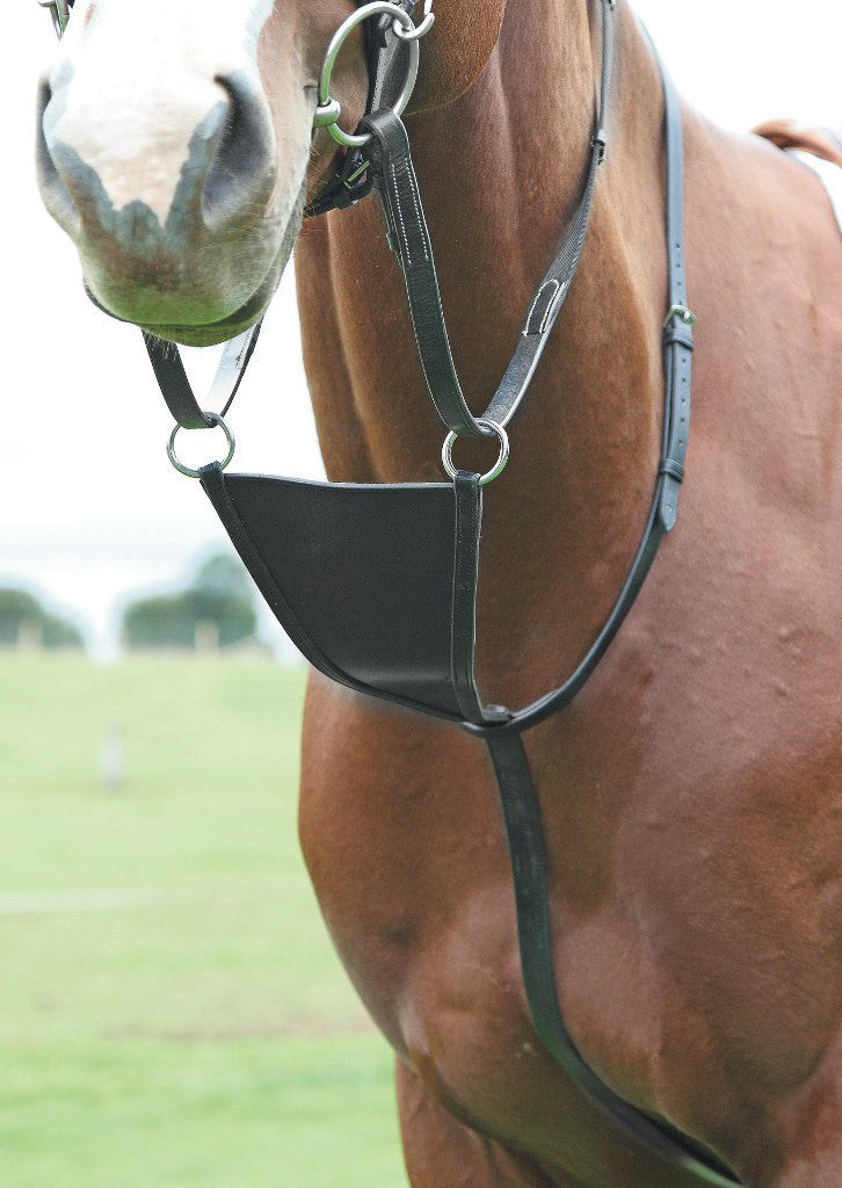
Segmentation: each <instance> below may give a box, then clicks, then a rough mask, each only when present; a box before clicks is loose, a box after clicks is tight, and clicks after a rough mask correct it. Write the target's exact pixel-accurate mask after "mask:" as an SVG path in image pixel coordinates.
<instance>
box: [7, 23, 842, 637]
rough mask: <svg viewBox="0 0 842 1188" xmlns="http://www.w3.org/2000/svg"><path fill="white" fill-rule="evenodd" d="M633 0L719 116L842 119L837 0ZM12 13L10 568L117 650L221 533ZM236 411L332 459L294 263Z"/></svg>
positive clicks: (243, 457)
mask: <svg viewBox="0 0 842 1188" xmlns="http://www.w3.org/2000/svg"><path fill="white" fill-rule="evenodd" d="M115 2H116V0H115ZM124 2H126V3H133V2H134V3H138V4H142V3H143V0H124ZM177 2H178V0H173V3H177ZM280 2H282V3H283V2H291V0H280ZM446 2H447V0H440V3H443V4H444V3H446ZM511 2H512V3H520V4H528V3H529V0H511ZM632 2H633V7H634V8H635V9H636V10H637V12H638V13H639V14H640V15H641V16H642V17H643V19H644V20H645V21H646V23H647V25H648V26H649V29H650V32H651V33H652V34H653V36H654V38H655V40H656V42H657V43H658V45H659V47H660V49H661V52H662V54H663V56H664V58H665V60H666V62H667V65H668V67H669V69H670V72H671V73H672V75H673V77H674V79H675V81H676V83H677V84H678V87H679V89H680V90H681V91H682V92H683V94H684V95H685V96H686V97H687V98H688V99H690V100H691V102H693V103H694V104H695V105H696V106H697V107H699V108H701V109H702V110H703V111H705V112H706V113H707V114H708V115H710V116H711V117H712V118H713V119H715V120H716V121H717V122H719V123H721V124H724V125H726V126H729V127H732V128H735V129H745V128H748V127H750V126H751V125H752V124H754V123H758V122H759V121H761V120H763V119H766V118H768V117H772V116H777V115H787V116H793V117H796V118H799V119H802V120H804V121H809V122H814V123H826V124H835V125H837V126H842V73H840V55H842V3H840V0H800V2H799V3H793V2H789V3H782V2H777V0H632ZM3 15H4V22H3V33H2V38H3V40H2V43H0V55H2V70H0V101H1V102H2V111H3V113H4V116H3V135H4V145H3V157H2V160H3V175H4V176H3V182H2V190H0V203H2V213H3V218H2V257H1V258H2V285H0V293H2V297H0V301H2V307H1V308H2V327H3V345H2V352H3V358H4V376H3V381H2V384H1V385H0V415H1V416H2V420H0V424H2V430H1V431H0V441H2V447H0V584H6V583H11V582H14V583H15V584H18V583H21V584H27V585H28V586H30V587H31V588H34V589H35V590H36V592H38V593H40V594H42V595H43V596H45V597H46V598H47V599H48V600H49V602H50V603H51V604H52V605H57V606H59V607H64V608H66V609H67V610H69V611H71V612H73V613H74V614H75V615H77V616H78V617H79V618H81V619H82V620H83V621H84V623H85V624H86V626H87V628H88V630H89V634H90V636H91V638H92V639H93V641H94V643H95V645H96V647H97V648H98V650H99V651H100V652H101V653H102V652H106V651H107V650H108V640H109V638H111V634H112V631H113V623H114V607H115V603H116V602H117V601H119V599H120V598H124V597H125V596H126V595H127V594H134V593H135V592H136V591H137V589H138V587H145V588H148V587H150V586H156V585H159V584H161V583H164V584H169V583H173V582H177V581H179V580H180V579H182V578H183V577H184V576H185V575H186V574H187V573H188V571H189V569H190V566H191V564H192V563H194V562H195V559H196V558H197V557H198V556H200V555H201V554H202V553H203V551H205V550H207V548H208V547H209V546H210V545H211V544H212V543H213V542H214V541H217V542H218V541H221V540H222V535H221V530H220V529H219V527H218V525H217V523H216V521H215V518H214V516H213V513H212V511H211V509H210V507H209V505H207V502H206V500H205V498H204V496H203V495H202V492H201V491H200V490H199V489H198V487H197V486H196V485H195V484H192V483H191V482H190V481H189V480H187V479H185V478H182V477H181V476H179V475H177V474H176V473H175V472H174V471H173V470H172V469H171V468H170V466H169V463H168V462H167V460H166V457H165V453H164V445H165V442H166V439H167V436H168V434H169V430H170V427H171V422H170V420H169V417H168V414H167V412H166V409H165V407H164V404H163V401H162V400H161V398H160V396H159V395H158V393H157V389H156V386H155V382H154V379H153V377H152V373H151V370H150V368H149V366H148V363H147V362H146V357H145V354H144V352H143V349H142V345H141V342H140V336H139V333H138V332H137V331H135V330H133V329H131V328H128V327H123V326H120V325H117V324H116V323H113V322H111V321H109V320H108V319H106V318H105V317H103V316H102V315H101V314H99V313H97V311H96V310H95V309H94V308H93V307H92V306H91V305H90V304H89V302H88V301H87V299H86V298H85V296H84V294H83V292H82V288H81V281H80V274H79V268H78V264H77V261H76V256H75V251H74V249H73V247H72V245H71V244H70V242H69V240H66V239H65V237H64V236H63V234H62V233H61V232H60V231H59V230H58V229H57V228H56V227H54V225H53V224H52V223H51V221H50V220H49V218H48V217H47V215H46V214H45V213H43V211H42V210H41V207H40V202H39V199H38V195H37V192H36V189H35V185H34V180H33V164H32V144H33V125H34V117H33V110H34V97H35V88H36V82H37V78H38V75H39V72H40V71H41V70H42V69H43V68H44V67H45V65H46V64H47V63H48V61H49V59H50V55H51V53H52V52H53V48H54V35H53V31H52V25H51V22H50V19H49V17H48V15H47V14H46V12H44V11H43V10H41V9H40V8H39V7H38V6H37V5H36V4H35V2H34V0H4V14H3ZM103 102H104V103H106V102H107V96H104V97H103ZM232 425H233V427H234V429H235V431H236V433H237V438H238V453H237V462H236V465H237V468H238V469H244V470H260V471H265V472H274V473H281V474H293V475H311V476H314V475H318V474H319V472H320V463H319V459H318V452H317V448H316V445H315V436H314V433H313V428H312V420H311V417H310V412H309V405H308V402H307V395H306V387H305V383H304V377H303V371H302V367H301V361H300V351H299V347H298V330H297V324H296V317H295V298H294V291H293V286H292V284H291V275H289V276H288V277H287V278H286V279H285V281H284V284H283V286H282V290H281V293H280V294H279V296H278V297H277V298H276V300H275V303H274V305H273V308H272V310H271V312H270V315H269V317H268V318H267V321H266V325H265V328H264V332H263V335H262V338H261V342H260V344H259V347H258V350H257V352H256V355H255V358H254V360H253V362H252V365H251V367H250V369H249V374H248V377H247V379H246V381H245V383H244V386H243V389H242V391H241V393H240V395H239V397H238V406H237V411H236V414H235V416H234V417H233V418H232Z"/></svg>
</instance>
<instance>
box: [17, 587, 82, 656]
mask: <svg viewBox="0 0 842 1188" xmlns="http://www.w3.org/2000/svg"><path fill="white" fill-rule="evenodd" d="M84 646H85V644H84V640H83V638H82V633H81V631H80V630H79V628H78V627H76V626H75V625H74V624H73V623H71V622H70V620H69V619H64V618H61V617H60V616H58V615H51V614H49V613H48V612H47V611H46V610H45V609H44V607H43V606H42V605H41V603H40V602H39V601H38V599H37V598H35V596H34V595H32V594H30V593H28V592H27V591H26V590H19V589H15V588H3V589H0V647H5V648H16V647H30V648H38V647H44V648H83V647H84Z"/></svg>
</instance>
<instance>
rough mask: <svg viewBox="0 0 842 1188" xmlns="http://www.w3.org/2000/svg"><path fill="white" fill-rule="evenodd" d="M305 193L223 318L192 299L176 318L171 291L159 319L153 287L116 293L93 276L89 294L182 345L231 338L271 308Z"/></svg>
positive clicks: (109, 310) (113, 312)
mask: <svg viewBox="0 0 842 1188" xmlns="http://www.w3.org/2000/svg"><path fill="white" fill-rule="evenodd" d="M304 195H305V188H304V186H302V188H301V192H300V194H299V196H298V198H297V199H296V202H295V205H294V208H293V212H292V215H291V217H290V218H289V220H288V222H287V224H286V229H285V231H284V234H283V236H282V237H281V241H280V244H279V245H278V249H277V251H276V253H275V256H274V258H273V259H272V262H271V264H270V266H269V269H268V270H267V271H266V273H265V274H264V275H263V276H262V277H261V279H260V281H259V283H258V284H257V287H256V288H255V289H254V291H253V292H252V294H251V295H250V296H249V297H248V298H247V299H246V300H245V301H244V302H242V303H241V304H240V305H238V306H237V308H236V309H234V310H232V311H230V312H228V313H225V314H224V315H223V316H222V317H218V318H217V317H209V318H208V319H207V320H205V319H203V318H202V316H201V312H200V309H199V308H197V303H195V302H194V301H191V302H190V303H189V304H190V308H189V309H187V308H186V309H185V317H184V320H183V321H182V320H177V319H176V318H173V317H172V312H171V311H172V296H171V294H168V295H167V301H166V316H165V317H162V318H161V319H160V320H158V319H156V318H155V316H154V312H151V313H150V307H152V310H153V311H154V305H155V294H154V290H153V292H152V293H151V295H150V293H149V290H148V289H146V288H145V290H144V293H143V295H142V297H141V296H140V295H139V293H137V292H132V291H129V292H128V293H127V294H124V293H118V294H117V295H115V294H112V293H111V292H109V291H107V290H105V289H103V288H102V287H101V286H99V285H97V284H96V283H94V282H93V281H92V280H91V279H90V278H86V282H85V288H86V291H87V294H88V296H89V297H90V299H91V301H92V302H93V303H94V305H96V306H97V308H98V309H100V310H102V312H103V313H106V314H108V315H109V317H112V318H116V319H117V321H120V322H129V323H132V324H134V325H136V326H139V327H140V328H141V329H142V330H144V331H146V332H147V333H148V334H154V335H155V337H156V338H163V339H165V340H166V341H168V342H174V343H178V344H179V345H181V346H193V347H204V346H216V345H217V344H219V343H221V342H226V341H227V340H228V339H230V338H235V337H236V336H237V335H238V334H241V333H242V332H243V331H244V330H248V329H249V327H250V326H253V325H254V323H255V322H257V321H259V320H260V318H261V317H262V316H263V314H264V313H265V312H266V310H267V308H268V307H269V303H270V302H271V300H272V297H273V296H274V294H275V291H276V290H277V288H278V285H279V284H280V280H281V276H282V275H283V272H284V269H285V268H286V265H287V263H288V262H289V258H290V256H291V255H292V249H293V247H294V246H295V241H296V239H297V238H298V232H299V231H300V229H301V222H302V217H303V211H304ZM135 301H140V302H141V304H142V310H141V309H139V308H138V306H137V305H136V304H135Z"/></svg>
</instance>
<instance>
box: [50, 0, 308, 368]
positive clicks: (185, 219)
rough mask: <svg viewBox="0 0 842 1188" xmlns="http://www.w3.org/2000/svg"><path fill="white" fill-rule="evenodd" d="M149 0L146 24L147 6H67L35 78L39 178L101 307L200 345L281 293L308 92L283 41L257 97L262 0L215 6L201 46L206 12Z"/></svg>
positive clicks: (236, 326)
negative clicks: (44, 71) (61, 32)
mask: <svg viewBox="0 0 842 1188" xmlns="http://www.w3.org/2000/svg"><path fill="white" fill-rule="evenodd" d="M159 7H160V0H157V3H156V0H149V5H148V8H149V9H150V10H152V9H155V11H154V12H152V11H150V12H149V13H148V14H147V15H148V17H149V20H150V23H149V24H148V25H144V22H143V18H142V17H140V15H139V14H140V13H141V12H146V6H144V9H143V10H138V9H136V8H134V6H132V19H131V21H128V20H127V14H126V6H121V5H119V4H113V5H109V3H108V0H100V2H99V3H93V2H91V0H89V2H88V4H87V6H83V5H79V4H77V5H76V6H75V8H74V18H73V19H72V20H71V23H70V26H69V28H68V31H67V33H66V35H65V38H64V40H63V42H62V44H61V47H60V54H59V58H58V61H57V63H56V65H55V66H54V68H53V69H52V71H51V72H50V74H49V76H48V77H47V79H46V80H45V82H44V84H43V86H42V103H41V111H40V117H39V122H38V176H39V186H40V189H41V194H42V198H43V200H44V203H45V205H46V207H47V209H48V210H49V212H50V213H51V214H52V215H53V217H54V218H55V219H56V220H57V221H58V223H59V224H60V225H61V226H62V227H63V229H64V230H65V231H66V232H67V233H68V235H69V236H70V237H71V239H72V240H73V242H74V243H75V245H76V247H77V250H78V252H79V256H80V260H81V263H82V269H83V273H84V277H85V283H86V287H87V289H88V292H89V293H90V295H91V297H92V299H93V300H94V302H95V303H96V304H97V305H99V306H100V307H101V308H102V309H103V310H105V311H106V312H107V313H109V314H111V315H112V316H114V317H116V318H119V319H120V320H123V321H129V322H134V323H137V324H138V325H140V326H142V327H143V328H144V329H146V330H149V331H151V332H152V333H154V334H156V335H158V336H159V337H162V338H167V339H171V340H172V341H175V342H182V343H187V344H190V345H207V344H211V343H214V342H220V341H222V340H224V339H226V338H230V337H232V336H233V335H235V334H237V333H238V332H239V331H240V330H243V329H245V328H246V327H248V326H249V325H251V324H252V323H253V322H255V321H256V320H257V319H258V318H259V317H260V316H261V315H262V313H263V312H264V310H265V308H266V306H267V305H268V303H269V301H270V300H271V298H272V295H273V293H274V292H275V289H276V288H277V285H278V282H279V280H280V277H281V274H282V272H283V269H284V266H285V265H286V263H287V260H288V259H289V256H290V254H291V251H292V247H293V244H294V242H295V239H296V237H297V235H298V231H299V228H300V225H301V217H302V210H303V201H304V192H305V175H306V172H307V167H308V164H309V154H310V140H311V128H312V117H313V110H314V107H315V93H314V91H313V89H312V87H311V86H310V85H308V84H309V81H310V80H309V78H308V76H307V75H306V74H305V73H304V68H303V66H302V64H301V62H300V59H299V57H298V55H297V54H296V53H295V52H294V46H292V47H291V51H290V53H289V56H288V61H289V67H288V69H286V70H285V71H284V72H283V77H282V78H280V79H277V78H276V79H273V80H272V82H273V87H272V97H271V101H270V98H269V96H268V95H267V92H266V89H265V88H264V85H263V80H262V79H261V77H260V72H259V67H258V53H257V47H258V42H259V40H260V38H261V36H264V35H266V34H265V29H264V26H266V25H268V23H269V18H270V16H271V14H272V5H271V2H267V0H234V2H233V4H232V5H231V6H230V8H228V7H227V5H220V6H219V8H220V13H222V12H223V10H225V11H227V14H228V16H227V18H226V19H222V20H220V22H219V27H218V30H217V33H216V35H215V36H214V37H209V36H208V35H207V34H205V36H203V37H202V38H199V39H198V41H199V42H201V44H199V45H194V44H193V41H191V35H193V40H194V41H195V40H197V39H196V38H195V30H196V29H197V28H199V27H201V28H202V29H203V30H206V29H207V21H205V23H204V24H203V25H201V26H199V25H198V24H197V17H196V14H192V17H191V15H190V14H189V13H187V12H186V11H185V13H183V14H182V15H181V17H176V16H174V15H173V13H174V11H175V10H173V9H172V8H169V9H168V10H167V12H166V13H164V11H163V10H161V11H158V8H159ZM186 7H187V6H186ZM213 7H216V6H213ZM231 9H234V10H236V9H240V10H241V12H240V14H239V15H240V18H241V25H240V26H237V32H238V34H239V36H237V37H235V36H233V33H232V29H233V26H232V23H231ZM86 16H89V19H86ZM155 19H160V20H161V21H162V23H164V25H165V27H166V28H167V36H166V38H160V37H158V38H156V37H155V36H154V20H155ZM144 28H145V34H146V35H144ZM246 33H247V34H248V36H246ZM272 33H273V37H275V36H281V37H283V36H284V28H283V26H282V25H281V24H279V23H278V22H277V21H275V22H273V30H272ZM232 46H233V48H232Z"/></svg>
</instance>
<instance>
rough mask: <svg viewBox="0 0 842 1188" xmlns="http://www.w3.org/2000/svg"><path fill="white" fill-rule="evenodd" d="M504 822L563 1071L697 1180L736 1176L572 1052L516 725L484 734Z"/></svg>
mask: <svg viewBox="0 0 842 1188" xmlns="http://www.w3.org/2000/svg"><path fill="white" fill-rule="evenodd" d="M486 742H487V744H488V750H489V754H490V756H491V761H492V764H493V766H494V773H495V776H496V779H497V787H498V790H499V794H500V805H501V808H502V811H503V819H504V822H505V827H506V837H507V841H508V848H509V856H510V860H511V865H512V879H513V884H514V894H515V909H516V914H517V928H518V940H519V944H520V956H521V970H522V973H523V981H524V987H525V990H526V997H527V1001H528V1003H529V1010H530V1014H531V1016H532V1023H533V1026H534V1027H535V1031H536V1034H537V1035H538V1038H539V1039H540V1041H541V1043H542V1044H543V1045H544V1047H545V1048H546V1049H547V1051H548V1052H549V1053H550V1055H551V1056H553V1057H554V1059H555V1060H556V1061H557V1063H558V1064H559V1065H560V1066H561V1068H562V1069H564V1071H565V1072H566V1073H567V1075H568V1076H569V1077H570V1078H571V1079H572V1080H573V1081H574V1082H575V1083H576V1084H577V1085H578V1086H579V1087H580V1088H581V1089H582V1090H583V1091H584V1092H585V1093H586V1094H587V1096H588V1097H589V1098H590V1100H591V1101H593V1102H594V1103H595V1104H596V1105H598V1106H599V1107H600V1109H602V1110H603V1111H604V1112H605V1113H606V1114H608V1116H609V1117H610V1118H611V1119H612V1121H613V1122H614V1123H615V1124H617V1125H618V1126H620V1127H621V1128H622V1129H623V1130H625V1131H626V1132H627V1133H628V1134H631V1135H632V1136H633V1137H634V1138H635V1140H637V1141H638V1142H640V1141H642V1142H644V1143H645V1144H646V1145H647V1146H648V1147H649V1148H650V1149H651V1150H654V1151H655V1152H657V1153H658V1154H660V1155H663V1156H664V1157H665V1158H666V1159H668V1160H670V1161H671V1162H673V1163H676V1164H678V1165H679V1166H680V1167H682V1168H683V1169H684V1170H685V1171H688V1172H691V1173H692V1174H694V1175H695V1176H696V1178H697V1179H698V1180H699V1181H700V1182H701V1183H704V1184H711V1185H719V1186H720V1188H733V1186H734V1185H735V1184H739V1183H740V1181H739V1180H738V1179H736V1178H735V1177H734V1176H733V1174H732V1173H731V1172H730V1171H729V1170H728V1168H727V1167H725V1165H724V1164H722V1163H721V1162H720V1161H719V1160H718V1159H717V1158H716V1156H715V1155H714V1154H713V1153H712V1152H711V1151H709V1150H708V1149H707V1148H706V1147H704V1146H703V1145H702V1144H701V1143H698V1142H696V1141H695V1140H694V1139H692V1138H689V1137H688V1136H687V1135H685V1134H682V1133H681V1132H680V1131H678V1130H676V1129H675V1128H674V1127H672V1126H670V1125H669V1123H667V1122H665V1121H664V1120H663V1119H660V1118H655V1117H654V1116H653V1115H651V1114H649V1113H647V1112H645V1111H643V1110H640V1109H638V1108H637V1107H636V1106H633V1105H631V1104H630V1103H629V1102H627V1101H625V1100H624V1099H623V1098H622V1097H620V1096H618V1094H616V1093H615V1092H614V1090H613V1089H611V1088H610V1087H609V1086H608V1085H606V1084H605V1082H604V1081H603V1080H602V1079H601V1078H600V1077H598V1076H597V1074H596V1073H595V1072H594V1070H593V1069H592V1068H591V1067H590V1065H589V1064H587V1063H586V1062H585V1061H584V1060H583V1059H582V1057H581V1055H580V1054H579V1051H578V1049H577V1048H576V1045H575V1044H574V1042H573V1039H572V1038H571V1036H570V1033H569V1031H568V1030H567V1027H566V1026H565V1023H564V1017H563V1015H562V1012H561V1007H560V1005H559V998H558V990H557V987H556V980H555V971H554V968H553V945H552V931H551V926H550V907H549V903H550V901H549V889H548V882H547V869H548V866H547V853H546V845H545V842H544V830H543V825H542V821H541V809H540V805H539V803H538V797H537V795H536V792H535V786H534V784H533V782H532V775H531V772H530V769H529V759H528V757H527V755H526V751H525V750H524V746H523V740H522V739H521V736H520V734H516V733H507V734H502V733H499V732H497V733H494V734H489V735H488V736H487V738H486Z"/></svg>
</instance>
